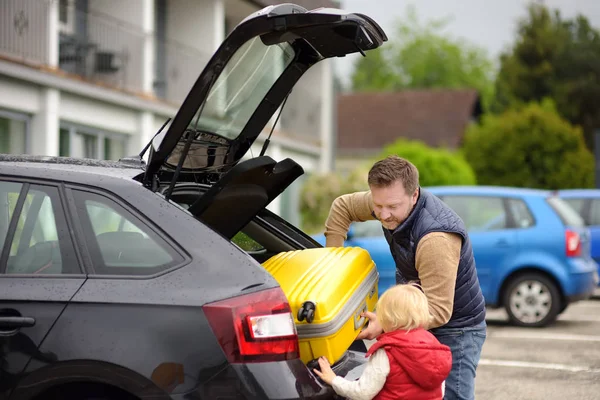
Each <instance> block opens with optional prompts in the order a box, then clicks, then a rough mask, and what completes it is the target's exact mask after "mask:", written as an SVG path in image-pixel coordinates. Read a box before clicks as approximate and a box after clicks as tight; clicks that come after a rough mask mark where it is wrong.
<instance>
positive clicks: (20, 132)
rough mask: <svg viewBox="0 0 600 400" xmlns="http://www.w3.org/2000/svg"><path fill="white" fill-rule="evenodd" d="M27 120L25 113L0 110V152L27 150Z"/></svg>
mask: <svg viewBox="0 0 600 400" xmlns="http://www.w3.org/2000/svg"><path fill="white" fill-rule="evenodd" d="M28 122H29V121H28V118H27V116H25V115H21V114H14V113H9V112H5V111H0V153H6V154H24V153H26V152H27V131H28V125H29V123H28Z"/></svg>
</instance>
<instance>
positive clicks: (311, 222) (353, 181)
mask: <svg viewBox="0 0 600 400" xmlns="http://www.w3.org/2000/svg"><path fill="white" fill-rule="evenodd" d="M369 168H370V165H359V166H358V167H357V168H356V169H354V170H353V171H352V172H351V173H350V174H348V175H347V176H342V175H340V174H336V173H330V174H312V175H309V176H308V178H307V179H306V181H305V183H304V185H303V186H302V191H301V195H300V196H301V197H300V213H301V216H302V229H303V230H304V231H306V232H307V233H309V234H313V233H320V232H323V230H324V229H325V220H326V219H327V216H328V215H329V209H330V208H331V203H333V200H335V198H336V197H338V196H341V195H342V194H346V193H352V192H359V191H363V190H368V189H369V187H368V185H367V174H368V172H369Z"/></svg>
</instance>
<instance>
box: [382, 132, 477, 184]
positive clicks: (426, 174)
mask: <svg viewBox="0 0 600 400" xmlns="http://www.w3.org/2000/svg"><path fill="white" fill-rule="evenodd" d="M391 154H395V155H397V156H400V157H402V158H406V159H407V160H409V161H410V162H412V163H413V164H414V165H415V166H416V167H417V168H418V170H419V181H420V184H421V186H440V185H474V184H476V183H477V180H476V177H475V173H474V172H473V169H472V168H471V166H470V165H469V164H468V163H467V161H466V160H465V159H464V158H463V157H462V155H461V154H459V153H457V152H452V151H450V150H447V149H444V148H433V147H429V146H427V145H426V144H425V143H423V142H421V141H418V140H407V139H399V140H397V141H396V142H394V143H392V144H389V145H387V146H386V147H384V149H383V152H382V154H381V157H382V158H383V157H386V156H388V155H391Z"/></svg>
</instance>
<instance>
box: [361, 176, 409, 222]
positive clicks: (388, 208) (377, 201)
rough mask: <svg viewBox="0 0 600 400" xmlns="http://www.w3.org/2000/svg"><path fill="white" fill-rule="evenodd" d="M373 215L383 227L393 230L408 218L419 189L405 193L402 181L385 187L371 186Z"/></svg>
mask: <svg viewBox="0 0 600 400" xmlns="http://www.w3.org/2000/svg"><path fill="white" fill-rule="evenodd" d="M371 195H372V196H373V208H374V210H373V211H375V216H376V217H377V219H379V221H381V224H382V225H383V227H384V228H386V229H390V230H394V229H396V228H397V227H398V226H399V225H400V224H401V223H402V222H404V221H405V220H406V218H408V215H409V214H410V212H411V210H412V208H413V206H414V205H415V203H416V202H417V198H418V197H419V189H417V190H415V192H414V193H406V191H405V190H404V186H403V185H402V182H400V181H396V182H394V183H393V184H391V185H390V186H387V187H374V186H372V187H371Z"/></svg>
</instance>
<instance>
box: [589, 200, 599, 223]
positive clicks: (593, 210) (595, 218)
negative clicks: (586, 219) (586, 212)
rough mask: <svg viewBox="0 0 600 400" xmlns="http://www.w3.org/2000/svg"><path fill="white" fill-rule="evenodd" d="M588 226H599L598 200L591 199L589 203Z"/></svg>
mask: <svg viewBox="0 0 600 400" xmlns="http://www.w3.org/2000/svg"><path fill="white" fill-rule="evenodd" d="M590 225H600V200H596V199H593V200H592V202H591V207H590Z"/></svg>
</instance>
